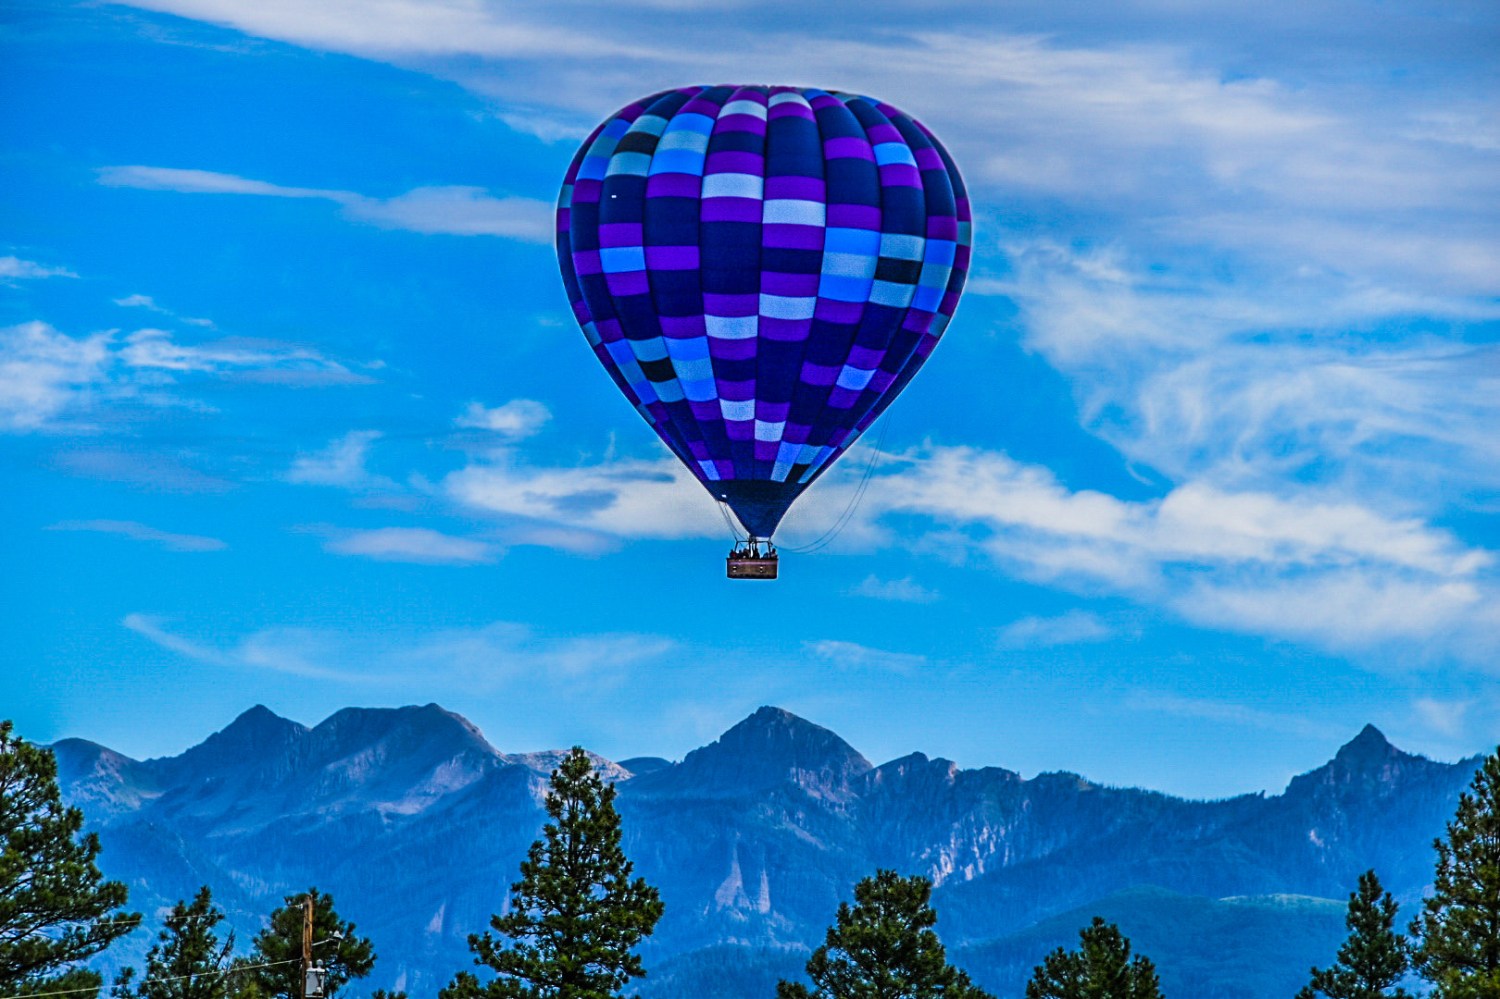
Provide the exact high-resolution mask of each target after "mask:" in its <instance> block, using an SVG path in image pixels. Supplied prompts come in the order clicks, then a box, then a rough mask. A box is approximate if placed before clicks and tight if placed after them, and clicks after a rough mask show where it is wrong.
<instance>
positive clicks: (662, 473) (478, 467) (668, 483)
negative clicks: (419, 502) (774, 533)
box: [442, 450, 728, 538]
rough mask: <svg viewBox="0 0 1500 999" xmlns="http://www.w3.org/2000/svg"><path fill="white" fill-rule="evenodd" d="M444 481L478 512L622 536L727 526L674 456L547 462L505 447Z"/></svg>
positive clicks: (715, 533)
mask: <svg viewBox="0 0 1500 999" xmlns="http://www.w3.org/2000/svg"><path fill="white" fill-rule="evenodd" d="M442 488H443V491H444V493H445V494H446V495H447V496H448V497H449V498H450V499H452V500H454V501H456V502H458V503H459V504H461V505H463V506H467V507H470V508H472V509H474V510H477V511H482V512H485V513H488V514H491V515H499V516H503V517H508V518H517V519H522V520H527V521H535V522H538V523H543V524H551V525H558V526H564V527H567V528H570V529H572V530H586V531H591V532H598V533H601V534H605V535H608V536H612V537H617V538H643V537H644V538H690V537H711V538H718V537H724V536H725V535H726V534H727V533H728V531H727V528H726V527H725V526H724V521H723V519H722V518H721V517H720V516H719V514H718V512H717V511H716V509H715V507H714V503H713V501H712V500H711V499H710V498H709V497H708V495H707V494H706V493H705V492H704V491H703V487H702V486H701V485H700V484H699V483H698V481H697V480H696V479H694V478H693V477H692V476H691V475H689V474H688V472H687V471H686V470H685V469H684V468H683V467H682V466H681V465H680V464H679V463H678V462H677V461H676V459H674V458H662V459H656V460H642V459H620V460H615V461H606V462H603V463H600V464H596V465H581V466H574V467H571V468H569V467H545V466H537V465H532V464H529V463H527V462H526V461H524V460H523V458H522V457H521V456H520V455H518V454H517V453H515V452H514V451H510V450H500V451H495V452H491V453H490V454H489V455H488V456H487V458H486V460H484V461H482V462H476V463H474V464H471V465H469V466H467V467H465V468H463V469H460V470H459V471H456V472H454V473H452V474H451V475H449V476H448V477H447V478H445V479H444V480H443V483H442Z"/></svg>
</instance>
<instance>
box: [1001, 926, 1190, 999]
mask: <svg viewBox="0 0 1500 999" xmlns="http://www.w3.org/2000/svg"><path fill="white" fill-rule="evenodd" d="M1078 936H1079V938H1080V945H1079V948H1078V949H1077V950H1075V951H1069V950H1064V949H1063V948H1061V947H1059V948H1057V950H1055V951H1053V952H1052V953H1051V954H1048V955H1047V957H1046V958H1045V959H1044V960H1043V961H1042V963H1041V965H1039V966H1038V967H1037V969H1036V971H1035V972H1034V973H1033V974H1032V978H1031V981H1029V982H1027V983H1026V999H1162V994H1161V982H1160V981H1158V980H1157V977H1156V966H1155V965H1153V964H1152V963H1151V961H1150V960H1148V959H1147V958H1144V957H1140V956H1136V957H1134V958H1132V957H1131V956H1130V941H1129V940H1127V939H1126V938H1125V936H1124V935H1123V934H1121V933H1120V929H1119V927H1117V926H1115V925H1114V924H1113V923H1106V922H1105V921H1104V920H1103V919H1101V918H1100V917H1098V916H1095V917H1094V920H1093V922H1092V923H1091V924H1090V925H1088V926H1087V927H1085V928H1084V929H1082V930H1079V931H1078Z"/></svg>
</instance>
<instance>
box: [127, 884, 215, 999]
mask: <svg viewBox="0 0 1500 999" xmlns="http://www.w3.org/2000/svg"><path fill="white" fill-rule="evenodd" d="M223 919H224V913H223V912H222V911H221V910H220V909H219V908H218V907H217V906H215V905H214V904H213V893H212V892H210V891H209V888H208V886H207V885H204V886H203V887H202V888H200V889H198V894H196V895H195V896H193V901H192V902H190V903H189V902H185V901H179V902H178V903H177V904H176V905H175V906H173V907H172V912H171V914H170V915H168V916H167V918H166V920H165V921H164V923H163V925H162V929H161V932H160V933H159V934H157V938H156V940H157V942H156V943H155V944H153V945H152V947H151V949H150V950H149V951H147V952H146V969H145V972H144V973H143V974H142V975H141V976H140V979H139V980H137V978H136V974H135V969H134V968H126V969H125V970H124V971H122V972H120V975H119V977H118V978H116V979H115V984H114V987H113V988H112V989H111V990H110V995H111V996H113V997H114V999H228V996H229V995H230V994H231V992H232V991H233V990H232V988H231V982H230V978H231V975H230V966H231V964H232V960H231V955H232V954H233V952H234V933H233V932H231V933H229V934H228V935H227V936H226V937H225V938H224V940H223V941H222V942H221V941H220V940H219V935H218V932H217V927H218V925H219V923H220V922H222V921H223Z"/></svg>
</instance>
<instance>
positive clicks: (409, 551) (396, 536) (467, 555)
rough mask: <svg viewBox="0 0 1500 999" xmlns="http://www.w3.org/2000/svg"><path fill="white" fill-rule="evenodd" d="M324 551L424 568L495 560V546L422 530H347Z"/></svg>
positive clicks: (331, 540) (392, 528)
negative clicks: (424, 566) (406, 563)
mask: <svg viewBox="0 0 1500 999" xmlns="http://www.w3.org/2000/svg"><path fill="white" fill-rule="evenodd" d="M323 550H324V551H327V552H332V553H333V554H335V555H358V556H360V557H362V558H369V559H374V560H376V561H378V562H415V563H418V564H423V565H477V564H482V563H488V562H493V561H495V559H496V558H497V557H498V554H499V553H498V551H497V549H496V548H495V546H494V545H492V544H489V543H487V542H484V541H476V540H474V539H472V538H459V537H454V536H453V535H451V534H443V533H441V532H440V531H434V530H431V529H429V528H425V527H381V528H376V529H374V530H368V531H350V532H348V533H345V534H340V535H339V536H337V537H334V538H330V539H329V540H328V541H327V542H326V543H325V544H324V545H323Z"/></svg>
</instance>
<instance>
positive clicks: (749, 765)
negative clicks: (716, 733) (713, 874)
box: [638, 706, 873, 800]
mask: <svg viewBox="0 0 1500 999" xmlns="http://www.w3.org/2000/svg"><path fill="white" fill-rule="evenodd" d="M871 769H873V768H872V766H871V764H870V761H869V760H867V759H865V758H864V757H863V756H861V755H860V754H859V752H858V751H856V750H855V749H854V747H853V746H851V745H849V744H848V743H847V742H845V741H844V740H843V739H840V738H839V737H838V736H837V735H835V734H834V733H833V732H831V731H829V730H828V729H826V728H823V727H822V726H821V725H814V724H813V723H812V722H810V721H807V720H806V719H804V718H799V717H798V716H797V715H794V714H792V713H791V712H790V711H787V710H785V709H784V708H776V707H769V706H768V707H762V708H759V709H757V710H756V711H755V712H754V713H753V714H751V715H750V716H749V717H748V718H746V719H745V720H744V721H741V722H740V723H739V724H737V725H735V726H734V727H733V728H731V729H730V730H729V731H727V732H725V733H724V734H723V735H721V736H720V737H719V739H718V741H717V742H714V743H712V744H710V745H707V746H704V747H703V748H701V749H695V750H693V751H692V752H691V753H689V754H688V755H687V757H686V759H684V760H683V761H682V763H681V764H679V765H678V766H675V767H671V768H669V769H666V770H661V771H658V772H657V773H654V774H648V775H643V776H642V777H641V778H638V780H641V781H644V782H646V786H648V787H655V786H656V785H657V784H658V783H659V782H666V783H667V784H669V785H671V786H673V787H677V786H679V785H697V786H700V787H716V788H719V789H721V790H723V791H727V792H731V793H742V792H745V791H755V790H760V789H763V788H767V787H774V786H777V785H780V784H785V783H791V784H795V785H797V786H798V787H800V788H802V789H803V790H804V791H806V792H808V793H809V794H811V795H813V796H814V797H818V798H824V799H829V800H847V799H848V798H850V797H851V796H852V795H853V794H854V787H853V782H854V781H855V780H857V779H858V778H860V777H862V776H863V775H864V774H865V773H867V772H869V771H870V770H871Z"/></svg>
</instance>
